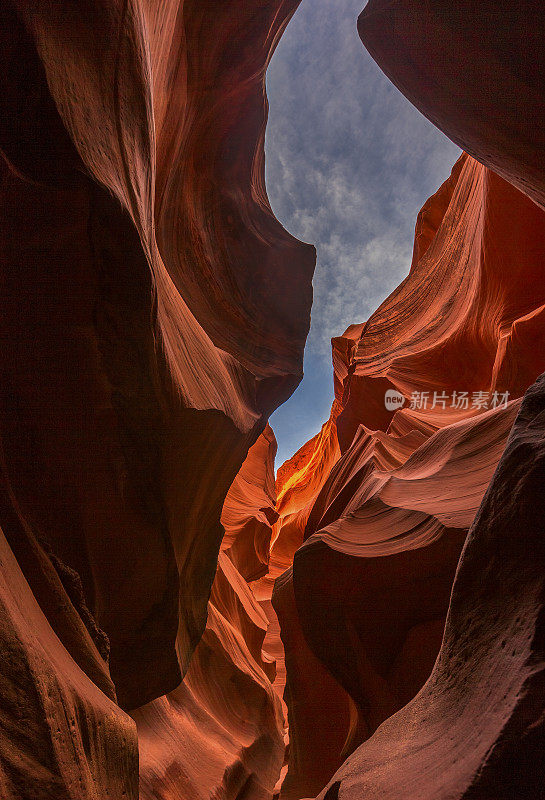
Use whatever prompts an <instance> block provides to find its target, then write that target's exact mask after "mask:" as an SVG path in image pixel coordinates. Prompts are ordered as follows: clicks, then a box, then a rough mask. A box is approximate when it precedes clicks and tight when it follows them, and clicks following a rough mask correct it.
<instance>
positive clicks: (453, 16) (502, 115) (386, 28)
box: [358, 0, 545, 208]
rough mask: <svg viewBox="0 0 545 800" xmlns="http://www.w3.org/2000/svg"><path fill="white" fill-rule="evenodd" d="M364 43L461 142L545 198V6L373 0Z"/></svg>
mask: <svg viewBox="0 0 545 800" xmlns="http://www.w3.org/2000/svg"><path fill="white" fill-rule="evenodd" d="M358 29H359V33H360V36H361V38H362V41H363V43H364V45H365V47H366V48H367V49H368V50H369V52H370V53H371V55H372V56H373V58H374V59H375V61H376V62H377V63H378V64H379V66H380V67H381V69H382V70H383V71H384V72H385V73H386V75H387V76H388V77H389V78H390V80H392V81H393V83H395V85H396V86H397V87H398V88H399V89H400V90H401V91H402V92H403V94H405V95H406V97H407V98H408V99H409V100H410V101H411V103H413V104H414V105H415V106H416V107H417V108H418V109H419V110H420V111H421V112H422V113H423V114H425V115H426V116H427V117H428V119H430V120H431V122H433V123H434V125H437V127H439V128H441V130H443V131H444V132H445V133H446V134H447V136H449V138H451V139H452V140H453V141H454V142H456V143H457V144H458V145H460V147H461V148H462V149H464V150H465V151H467V152H468V153H470V154H471V155H472V156H474V157H475V158H477V159H478V160H479V161H481V162H482V163H483V164H485V165H486V166H487V167H489V168H491V169H492V170H494V171H495V172H497V173H498V174H499V175H502V176H503V177H504V178H506V179H507V180H508V181H509V182H510V183H512V184H513V185H514V186H516V187H518V188H519V189H521V191H523V192H525V193H527V194H528V195H529V196H530V197H532V199H534V200H535V201H536V202H537V203H538V204H539V205H540V206H541V207H542V208H543V207H544V205H545V168H544V166H543V157H542V156H543V151H544V149H545V134H544V133H543V131H542V129H541V126H539V125H538V126H537V129H536V126H535V124H534V123H535V120H536V119H537V120H539V119H541V118H542V117H543V113H544V111H545V92H544V89H543V86H544V79H545V51H544V49H543V36H544V35H545V10H544V9H543V5H542V4H541V3H540V2H536V0H521V2H518V3H515V4H513V3H506V2H505V0H486V1H485V2H481V3H478V4H477V3H473V2H472V0H436V1H435V2H433V3H431V2H429V0H369V2H368V4H367V6H366V7H365V8H364V10H363V12H362V13H361V15H360V17H359V20H358Z"/></svg>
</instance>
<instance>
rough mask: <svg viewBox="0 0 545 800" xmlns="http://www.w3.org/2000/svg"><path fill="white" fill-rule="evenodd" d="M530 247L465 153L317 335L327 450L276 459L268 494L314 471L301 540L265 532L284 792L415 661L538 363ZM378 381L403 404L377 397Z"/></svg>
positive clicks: (296, 791)
mask: <svg viewBox="0 0 545 800" xmlns="http://www.w3.org/2000/svg"><path fill="white" fill-rule="evenodd" d="M543 252H545V216H544V214H543V211H542V210H541V209H540V208H538V207H537V206H536V205H535V204H534V203H533V202H532V201H531V200H530V199H528V197H526V196H525V195H524V194H523V193H521V192H520V191H518V190H517V189H516V188H514V187H512V186H510V185H509V184H508V183H506V182H505V181H504V180H503V179H502V178H500V177H499V176H497V175H495V174H494V173H492V172H490V171H489V170H487V169H486V168H485V167H483V166H482V165H481V164H479V163H477V162H476V161H474V160H473V159H471V158H470V157H469V156H467V155H465V154H464V155H462V157H461V158H460V160H459V161H458V162H457V164H456V165H455V167H454V169H453V172H452V175H451V176H450V178H449V179H448V180H447V181H446V182H445V183H444V184H443V186H442V187H441V188H440V189H439V191H438V192H437V193H436V194H435V195H434V196H433V197H432V198H430V200H429V201H428V202H427V203H426V204H425V205H424V207H423V209H422V211H421V212H420V214H419V216H418V220H417V224H416V231H415V245H414V254H413V262H412V265H411V269H410V273H409V275H408V277H407V278H406V279H405V281H404V282H403V283H402V284H401V285H400V286H399V287H398V288H397V289H396V290H395V291H394V292H393V293H392V295H391V296H390V297H389V298H388V299H387V300H386V301H385V302H384V303H383V304H382V306H381V307H380V308H379V309H378V310H377V312H375V314H374V315H373V316H372V317H371V318H370V319H369V320H368V321H367V322H366V323H365V324H363V325H353V326H351V327H350V328H349V329H348V330H347V331H346V333H345V334H344V335H343V336H342V337H339V338H337V339H334V340H333V347H334V350H333V354H334V359H333V363H334V370H335V389H336V392H335V393H336V397H335V401H334V406H333V411H332V421H333V425H334V428H335V432H336V435H337V437H338V442H339V447H340V454H338V455H337V456H336V457H335V459H333V465H332V466H331V465H328V467H329V469H328V472H326V474H325V475H324V474H323V473H322V472H321V470H320V469H319V468H318V469H317V470H316V472H315V473H314V472H313V471H312V463H316V464H321V463H323V460H325V459H326V455H325V454H326V453H327V452H328V447H329V439H327V440H324V438H323V431H322V437H321V438H320V437H318V438H317V439H315V440H313V441H312V442H310V443H309V444H308V445H306V446H305V447H303V448H302V450H301V451H300V453H299V454H298V455H297V456H295V457H294V459H292V462H291V463H290V462H288V463H287V465H286V467H285V468H283V470H281V471H279V483H280V481H281V480H282V479H284V480H285V484H283V485H282V486H279V487H278V488H279V492H278V494H279V497H282V496H283V495H288V496H289V491H290V489H289V487H290V481H291V483H292V485H294V486H295V487H297V475H298V473H299V474H301V475H304V474H305V470H306V469H309V470H310V471H311V473H312V474H313V476H314V479H315V483H314V486H317V487H318V488H319V487H320V485H321V488H319V491H318V493H317V494H314V497H312V496H310V495H311V494H312V490H311V489H310V487H311V486H313V485H312V484H311V483H310V482H309V483H308V486H309V492H308V495H305V494H304V491H303V490H301V496H304V498H305V501H306V502H307V503H308V507H307V510H306V511H305V513H304V522H303V525H304V531H303V530H301V528H300V529H299V533H300V537H302V538H303V539H304V543H303V544H302V545H301V546H299V541H297V537H296V536H293V532H292V528H291V526H290V518H289V516H286V518H285V521H284V524H285V525H286V532H285V533H283V532H282V529H280V532H279V534H278V541H285V542H289V543H290V544H291V545H292V548H293V549H292V551H291V553H289V554H288V553H286V555H285V559H284V560H285V562H287V561H288V557H289V555H292V554H294V555H293V556H292V557H293V567H292V569H291V570H290V571H289V572H287V573H286V574H285V575H284V576H282V578H279V579H278V580H277V584H276V588H275V592H274V594H273V603H274V605H275V607H276V608H277V612H278V615H279V616H280V618H281V621H282V626H281V635H282V638H283V641H284V645H285V647H286V664H287V668H288V669H287V688H286V700H287V703H288V708H289V717H290V731H291V736H290V740H291V741H290V768H289V770H288V775H287V777H286V780H285V782H284V786H283V793H282V795H281V796H283V797H286V798H290V799H291V798H296V797H297V798H299V797H305V796H310V795H312V794H315V793H316V782H315V778H316V776H317V775H323V773H324V770H325V769H329V770H330V774H332V772H333V771H334V769H335V767H336V766H339V765H340V763H341V762H342V760H343V758H344V757H345V756H346V754H347V753H349V752H350V751H351V750H353V749H354V747H355V746H357V744H358V743H360V742H361V741H363V740H365V739H367V738H368V737H369V736H370V735H371V734H372V733H373V732H374V731H375V730H376V728H377V727H378V726H379V725H380V724H381V723H382V722H383V721H384V720H385V719H386V718H387V717H389V716H390V715H391V714H392V713H394V712H395V711H397V710H398V709H399V708H401V707H402V706H403V705H404V704H405V703H407V702H408V701H410V700H411V698H412V697H414V696H415V694H416V693H417V692H418V691H419V690H420V688H421V687H422V685H423V684H424V682H425V681H426V679H427V678H428V676H429V674H430V672H431V669H432V667H433V664H434V661H435V658H436V656H437V653H438V651H439V648H440V645H441V640H442V635H443V627H444V622H445V617H446V613H447V609H448V604H449V597H450V592H451V587H452V581H453V578H454V574H455V570H456V566H457V563H458V559H459V555H460V552H461V549H462V546H463V543H464V540H465V537H466V534H467V530H468V529H469V527H470V525H471V523H472V521H473V519H474V516H475V514H476V512H477V510H478V508H479V505H480V503H481V501H482V498H483V495H484V493H485V491H486V488H487V486H488V484H489V482H490V479H491V477H492V475H493V473H494V470H495V468H496V465H497V463H498V461H499V459H500V456H501V454H502V452H503V449H504V447H505V443H506V440H507V437H508V434H509V431H510V429H511V426H512V424H513V421H514V418H515V415H516V413H517V410H518V408H519V405H520V397H521V395H522V394H523V393H524V391H525V389H526V387H527V386H528V385H529V384H530V383H531V382H532V381H533V380H535V378H536V377H537V375H538V374H539V373H540V372H541V371H542V370H543V369H544V368H545V358H544V357H543V354H542V352H541V350H539V349H536V348H535V347H534V346H533V345H531V342H532V341H536V340H537V341H539V339H540V337H543V335H544V331H543V328H542V327H541V325H540V322H541V320H542V319H543V308H544V305H543V304H544V302H545V288H544V287H545V280H544V279H545V274H544V264H543V259H542V258H541V256H540V254H542V253H543ZM528 281H529V282H528ZM526 326H528V328H527V327H526ZM387 391H390V392H392V391H395V392H398V393H400V394H402V395H403V396H404V397H405V398H406V399H405V403H404V407H403V408H398V409H397V410H396V409H395V408H393V409H389V408H387V406H386V404H385V394H386V392H387ZM462 392H465V393H466V394H465V395H463V394H461V393H462ZM422 393H427V404H426V407H424V404H423V402H422V400H423V396H424V395H423V394H422ZM434 395H435V396H436V402H435V403H434V402H433V399H434ZM453 397H454V398H455V399H454V401H453ZM483 397H484V400H485V402H484V403H483V404H481V405H479V399H480V398H483ZM411 401H412V402H411ZM419 406H420V407H419ZM327 425H329V423H326V427H327ZM324 430H325V428H324ZM324 441H325V442H326V443H325V444H324ZM317 446H318V451H317ZM320 448H321V449H320ZM307 453H308V454H310V455H307ZM284 485H285V486H286V487H287V489H284ZM292 493H293V494H294V495H295V492H293V490H292ZM282 522H283V520H282V518H281V520H280V522H279V523H277V525H281V524H282ZM295 548H298V549H295ZM288 549H289V548H286V550H288ZM273 553H274V548H273ZM290 598H294V601H293V600H290ZM297 631H300V632H302V635H303V636H304V639H305V641H306V644H307V645H308V646H309V647H310V650H311V651H312V653H313V656H314V657H317V659H318V660H319V662H320V663H321V665H325V666H326V667H327V669H328V671H329V674H330V676H333V678H335V680H336V683H331V680H330V684H331V685H330V687H329V686H328V684H327V682H326V683H325V686H326V687H327V688H325V689H324V696H325V697H326V698H329V697H337V698H342V699H339V701H338V702H337V704H336V708H337V719H336V727H335V725H334V723H332V719H335V711H333V712H332V715H333V716H332V715H331V713H330V715H329V720H328V724H329V725H331V726H332V727H335V729H336V737H335V738H334V740H332V741H331V743H330V744H331V746H330V748H329V751H328V755H329V758H328V759H326V758H324V756H323V754H322V751H323V750H324V749H325V746H324V743H323V742H320V743H319V744H318V745H316V744H315V743H313V744H312V745H310V742H311V740H310V739H309V737H308V735H306V734H304V733H302V732H303V731H304V730H305V726H306V725H307V722H308V720H309V719H316V717H317V714H316V708H315V702H314V699H313V696H312V693H311V692H309V691H308V687H306V686H305V685H304V684H305V681H303V680H302V679H301V677H300V674H299V673H300V670H305V668H306V682H307V683H312V682H313V681H318V680H319V674H320V670H321V669H322V668H323V666H322V667H318V666H317V665H316V664H313V662H312V659H310V658H308V657H306V658H303V657H302V654H303V653H304V651H303V650H302V648H301V647H300V646H299V645H298V643H297V642H298V636H299V638H301V634H300V633H299V634H297V633H296V632H297ZM341 687H342V690H344V693H346V694H347V695H348V696H349V698H350V699H349V700H348V701H347V699H346V697H344V696H343V693H342V691H341ZM326 702H328V700H327V699H326ZM347 708H348V714H347ZM313 730H314V732H315V733H317V732H318V731H319V730H320V724H319V722H316V724H315V726H314V728H313ZM339 731H342V732H343V733H344V737H343V736H339ZM300 732H301V733H300ZM313 753H316V754H317V755H316V756H314V755H313Z"/></svg>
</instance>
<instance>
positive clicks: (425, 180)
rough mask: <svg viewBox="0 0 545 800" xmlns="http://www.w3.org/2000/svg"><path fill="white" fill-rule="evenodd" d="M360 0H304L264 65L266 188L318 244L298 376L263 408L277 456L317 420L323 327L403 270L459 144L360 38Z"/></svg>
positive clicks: (334, 328)
mask: <svg viewBox="0 0 545 800" xmlns="http://www.w3.org/2000/svg"><path fill="white" fill-rule="evenodd" d="M362 7H363V0H303V1H302V4H301V6H300V8H299V10H298V11H297V13H296V14H295V17H294V18H293V20H292V22H291V23H290V24H289V26H288V29H287V30H286V32H285V34H284V36H283V37H282V39H281V41H280V44H279V46H278V50H277V52H276V53H275V55H274V57H273V60H272V63H271V65H270V67H269V72H268V79H267V87H268V94H269V102H270V116H269V124H268V128H267V138H266V151H267V188H268V192H269V197H270V200H271V203H272V206H273V209H274V211H275V213H276V215H277V217H278V218H279V219H280V220H281V221H282V223H283V224H284V225H285V227H286V228H287V229H288V230H289V231H291V232H292V233H293V234H294V235H295V236H297V237H298V238H300V239H303V240H304V241H308V242H312V243H313V244H315V245H316V247H317V250H318V265H317V269H316V275H315V279H314V306H313V312H312V327H311V333H310V336H309V339H308V344H307V356H306V361H305V379H304V381H303V384H302V386H301V387H300V388H299V389H298V391H297V392H296V393H295V395H294V396H293V398H291V400H289V401H288V403H286V404H285V405H284V406H283V407H282V408H281V409H280V410H279V411H277V412H276V414H275V415H274V419H273V425H274V428H275V430H276V433H277V437H278V439H279V463H281V461H282V459H283V458H285V457H288V456H289V455H291V454H292V453H293V452H294V450H295V449H296V448H297V447H298V446H299V445H300V444H302V443H303V442H304V441H305V440H306V438H308V435H309V434H312V433H313V432H315V431H316V430H318V428H319V427H320V424H321V422H322V421H323V418H324V413H323V410H324V408H326V407H327V405H328V404H329V401H330V397H331V379H330V377H329V378H328V376H330V373H331V366H330V339H331V337H332V336H336V335H339V334H340V333H342V332H343V330H344V329H345V328H346V327H347V326H348V325H349V324H351V323H353V322H362V321H364V320H365V319H366V318H367V317H368V316H369V315H370V314H371V313H372V312H373V311H374V310H375V309H376V307H377V306H378V305H379V304H380V303H381V302H382V300H384V298H385V297H386V296H387V295H388V294H389V293H390V292H391V291H392V289H393V288H394V287H395V286H396V285H397V284H398V283H399V282H400V280H401V279H402V278H403V277H404V276H405V275H406V273H407V271H408V269H409V265H410V259H411V253H412V245H413V241H412V240H413V233H414V224H415V220H416V215H417V213H418V210H419V208H420V207H421V206H422V204H423V203H424V202H425V200H426V199H427V197H429V195H430V194H432V193H433V192H434V191H435V190H436V189H437V188H438V186H439V185H440V183H441V182H442V181H443V180H444V179H445V178H446V177H447V175H448V173H449V171H450V168H451V166H452V164H453V163H454V161H455V159H456V157H457V155H458V153H459V150H458V149H457V148H456V147H455V146H454V145H453V144H452V143H451V142H450V141H449V140H448V139H446V138H445V137H444V136H443V135H442V134H441V133H440V132H439V131H437V130H436V129H435V128H434V127H433V126H432V125H431V124H430V123H428V122H427V120H425V119H424V117H422V116H421V115H420V114H419V112H418V111H416V109H414V108H413V107H412V106H411V105H410V104H409V103H408V102H407V101H406V100H405V98H404V97H403V96H402V95H401V94H400V93H399V92H398V91H397V89H396V88H395V87H394V86H393V85H392V84H391V83H390V82H389V81H388V79H387V78H386V77H385V76H384V75H383V74H382V73H381V72H380V70H379V69H378V67H377V66H376V64H375V63H374V62H373V61H372V59H371V58H370V56H369V55H368V54H367V52H366V51H365V49H364V48H363V45H362V44H361V42H360V40H359V37H358V35H357V30H356V19H357V15H358V14H359V12H360V11H361V9H362ZM318 383H320V385H323V391H317V389H318ZM309 387H312V390H310V388H309ZM326 401H327V402H326ZM326 413H327V412H326ZM297 420H304V424H298V423H297V422H296V421H297Z"/></svg>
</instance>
